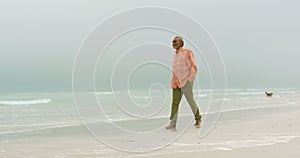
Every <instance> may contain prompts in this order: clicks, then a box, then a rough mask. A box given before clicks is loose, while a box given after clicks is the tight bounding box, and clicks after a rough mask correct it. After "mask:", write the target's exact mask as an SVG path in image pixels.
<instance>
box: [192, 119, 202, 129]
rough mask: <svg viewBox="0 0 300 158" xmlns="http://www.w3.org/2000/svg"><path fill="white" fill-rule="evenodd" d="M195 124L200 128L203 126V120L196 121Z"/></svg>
mask: <svg viewBox="0 0 300 158" xmlns="http://www.w3.org/2000/svg"><path fill="white" fill-rule="evenodd" d="M194 126H195V127H196V128H200V127H201V120H198V121H196V123H195V124H194Z"/></svg>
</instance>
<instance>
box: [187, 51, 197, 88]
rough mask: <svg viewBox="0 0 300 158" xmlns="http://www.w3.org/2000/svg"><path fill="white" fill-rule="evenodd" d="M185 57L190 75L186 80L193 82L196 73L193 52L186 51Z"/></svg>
mask: <svg viewBox="0 0 300 158" xmlns="http://www.w3.org/2000/svg"><path fill="white" fill-rule="evenodd" d="M186 58H187V61H188V64H189V69H190V75H189V77H188V80H189V81H190V82H193V81H194V80H195V79H196V75H197V65H196V62H195V59H194V54H193V52H192V51H191V50H189V51H188V53H187V56H186Z"/></svg>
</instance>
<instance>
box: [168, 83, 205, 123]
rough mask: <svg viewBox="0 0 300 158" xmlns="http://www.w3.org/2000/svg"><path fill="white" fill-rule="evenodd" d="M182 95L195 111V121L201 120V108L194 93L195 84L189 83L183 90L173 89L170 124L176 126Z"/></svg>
mask: <svg viewBox="0 0 300 158" xmlns="http://www.w3.org/2000/svg"><path fill="white" fill-rule="evenodd" d="M182 95H184V96H185V98H186V100H187V102H188V104H189V105H190V108H191V109H192V111H193V114H194V116H195V120H196V121H198V120H201V115H200V112H199V108H198V106H197V103H196V101H195V99H194V93H193V82H189V81H188V82H187V83H186V85H185V86H184V87H182V88H177V89H173V95H172V96H173V99H172V109H171V116H170V123H171V124H173V125H176V122H177V118H178V108H179V104H180V101H181V98H182Z"/></svg>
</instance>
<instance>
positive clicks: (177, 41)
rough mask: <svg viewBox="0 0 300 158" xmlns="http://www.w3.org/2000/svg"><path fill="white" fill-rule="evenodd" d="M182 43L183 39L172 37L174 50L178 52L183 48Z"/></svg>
mask: <svg viewBox="0 0 300 158" xmlns="http://www.w3.org/2000/svg"><path fill="white" fill-rule="evenodd" d="M183 45H184V42H183V39H182V38H181V37H179V36H176V37H174V39H173V41H172V46H173V48H174V49H176V50H179V49H180V48H181V47H183Z"/></svg>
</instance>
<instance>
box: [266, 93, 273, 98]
mask: <svg viewBox="0 0 300 158" xmlns="http://www.w3.org/2000/svg"><path fill="white" fill-rule="evenodd" d="M265 94H266V96H267V98H271V97H272V96H273V93H271V92H265Z"/></svg>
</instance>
